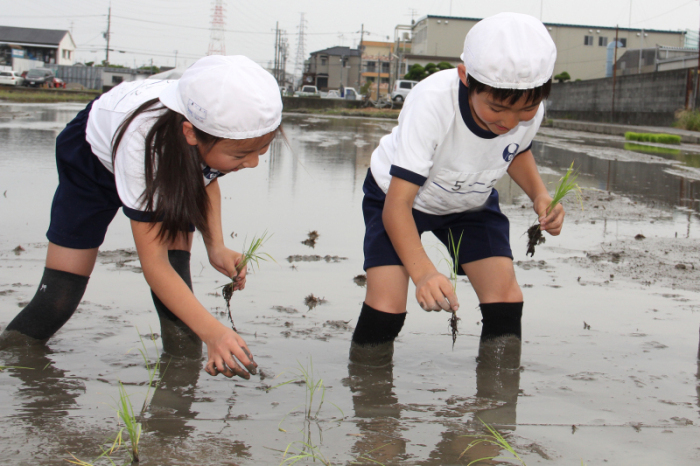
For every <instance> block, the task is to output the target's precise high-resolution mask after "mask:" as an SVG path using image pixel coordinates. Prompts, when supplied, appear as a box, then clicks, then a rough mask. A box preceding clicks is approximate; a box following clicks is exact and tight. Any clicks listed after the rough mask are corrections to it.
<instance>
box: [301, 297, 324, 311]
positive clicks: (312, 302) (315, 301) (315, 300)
mask: <svg viewBox="0 0 700 466" xmlns="http://www.w3.org/2000/svg"><path fill="white" fill-rule="evenodd" d="M327 302H328V301H326V300H325V299H324V298H319V297H317V296H314V294H313V293H311V294H310V295H308V296H307V297H306V298H304V304H306V306H307V307H308V308H309V311H310V310H312V309H313V308H315V307H316V306H318V305H320V304H325V303H327Z"/></svg>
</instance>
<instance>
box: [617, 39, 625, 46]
mask: <svg viewBox="0 0 700 466" xmlns="http://www.w3.org/2000/svg"><path fill="white" fill-rule="evenodd" d="M618 42H619V44H618V47H627V38H626V37H625V38H622V39H618Z"/></svg>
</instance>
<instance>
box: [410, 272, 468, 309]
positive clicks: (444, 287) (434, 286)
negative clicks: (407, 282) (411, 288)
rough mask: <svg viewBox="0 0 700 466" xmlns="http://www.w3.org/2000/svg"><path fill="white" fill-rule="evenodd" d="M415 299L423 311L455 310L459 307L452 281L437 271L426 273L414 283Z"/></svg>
mask: <svg viewBox="0 0 700 466" xmlns="http://www.w3.org/2000/svg"><path fill="white" fill-rule="evenodd" d="M416 299H417V300H418V304H420V307H422V308H423V310H424V311H453V312H456V311H457V310H458V309H459V301H458V300H457V295H456V294H455V293H454V290H453V289H452V282H450V279H449V278H447V277H446V276H444V275H443V274H441V273H439V272H438V271H435V272H431V273H428V274H426V275H425V276H424V277H423V278H421V279H420V280H419V281H418V282H417V283H416Z"/></svg>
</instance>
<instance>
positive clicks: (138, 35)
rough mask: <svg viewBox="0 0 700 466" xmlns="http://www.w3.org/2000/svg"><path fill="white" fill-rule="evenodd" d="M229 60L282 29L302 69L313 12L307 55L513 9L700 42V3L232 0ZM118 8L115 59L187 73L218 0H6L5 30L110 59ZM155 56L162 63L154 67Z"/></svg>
mask: <svg viewBox="0 0 700 466" xmlns="http://www.w3.org/2000/svg"><path fill="white" fill-rule="evenodd" d="M223 2H224V5H225V17H224V21H225V27H224V37H225V48H226V54H227V55H239V54H241V55H246V56H248V57H250V58H252V59H253V60H255V61H256V62H258V63H260V64H261V65H263V66H268V65H270V64H271V63H272V60H273V59H274V53H275V28H276V27H279V29H281V30H283V31H284V32H285V35H284V37H285V38H286V40H287V43H288V50H289V58H288V62H287V71H288V72H294V70H295V63H296V59H297V55H298V54H297V52H298V51H299V49H300V44H299V38H300V34H299V31H300V24H301V14H302V13H303V14H304V23H303V24H304V28H303V29H304V36H303V37H304V42H303V51H304V57H305V58H308V55H309V53H310V52H313V51H316V50H322V49H325V48H328V47H332V46H336V45H344V46H349V47H356V46H357V45H358V44H359V41H360V36H361V33H360V31H361V30H362V28H363V27H364V31H365V34H364V38H365V40H374V41H386V40H390V41H391V40H393V37H394V28H395V27H396V26H397V25H400V24H401V25H407V24H410V23H411V19H415V20H418V19H420V18H421V17H424V16H426V15H444V16H457V17H469V18H483V17H486V16H490V15H493V14H496V13H500V12H503V11H515V12H519V13H526V14H530V15H532V16H535V17H537V18H540V19H541V20H542V21H544V22H550V23H562V24H578V25H586V26H612V27H614V26H616V25H619V26H620V27H632V28H644V29H661V30H673V31H676V30H691V31H693V33H694V34H695V37H697V31H698V28H699V26H700V0H664V1H661V0H586V1H581V0H499V1H498V2H486V1H483V0H352V1H343V2H340V1H337V0H325V1H320V0H245V1H235V0H223ZM110 5H111V22H110V24H111V34H110V49H113V50H114V51H112V52H110V56H109V61H110V62H111V63H114V64H119V65H124V66H136V67H140V66H143V65H150V64H151V63H153V64H154V65H157V66H171V67H172V66H175V65H176V64H177V66H178V67H186V66H188V65H190V64H192V63H193V62H194V61H195V60H196V59H197V58H200V57H202V56H204V55H206V54H207V50H208V47H209V43H210V39H211V32H210V27H211V22H212V13H213V5H214V1H213V0H111V1H110V0H59V1H56V0H22V1H16V0H0V11H2V15H0V25H3V26H21V27H35V28H45V29H66V30H69V31H71V34H72V36H73V39H74V41H75V43H76V45H77V47H78V51H77V60H78V61H79V62H88V61H94V62H97V63H99V62H101V61H102V60H104V59H105V48H106V41H105V39H104V37H103V33H104V32H105V31H106V30H107V14H108V11H109V8H110ZM151 60H152V61H151Z"/></svg>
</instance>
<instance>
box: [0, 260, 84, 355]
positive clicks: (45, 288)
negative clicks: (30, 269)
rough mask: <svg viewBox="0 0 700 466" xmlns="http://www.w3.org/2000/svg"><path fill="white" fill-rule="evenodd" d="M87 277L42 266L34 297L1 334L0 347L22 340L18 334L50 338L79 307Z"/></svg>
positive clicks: (44, 338) (40, 338) (35, 337)
mask: <svg viewBox="0 0 700 466" xmlns="http://www.w3.org/2000/svg"><path fill="white" fill-rule="evenodd" d="M89 279H90V277H84V276H82V275H76V274H74V273H70V272H63V271H61V270H54V269H49V268H44V275H43V276H42V277H41V282H40V283H39V287H38V288H37V291H36V293H35V294H34V297H33V298H32V300H31V301H30V302H29V304H27V305H26V306H25V308H24V309H22V311H20V313H19V314H17V316H16V317H15V318H14V319H12V322H10V323H9V324H8V325H7V327H6V328H5V331H4V332H3V333H2V335H0V348H2V347H7V346H8V345H9V346H11V345H12V343H11V342H12V341H14V342H18V340H21V339H22V337H20V336H19V335H18V334H20V335H23V336H27V337H31V338H33V339H35V340H40V341H44V340H48V339H49V338H51V336H53V334H55V333H56V332H57V331H58V330H59V329H60V328H61V327H63V324H65V323H66V322H68V319H70V318H71V316H72V315H73V313H74V312H75V310H76V309H77V308H78V304H80V300H81V299H82V298H83V294H84V293H85V288H87V283H88V280H89Z"/></svg>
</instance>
